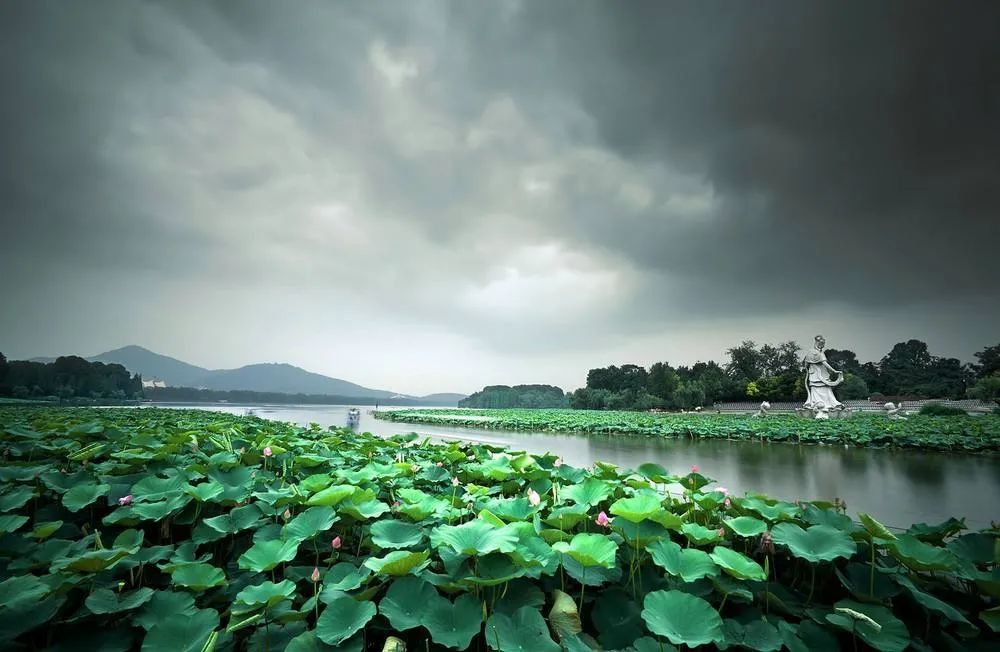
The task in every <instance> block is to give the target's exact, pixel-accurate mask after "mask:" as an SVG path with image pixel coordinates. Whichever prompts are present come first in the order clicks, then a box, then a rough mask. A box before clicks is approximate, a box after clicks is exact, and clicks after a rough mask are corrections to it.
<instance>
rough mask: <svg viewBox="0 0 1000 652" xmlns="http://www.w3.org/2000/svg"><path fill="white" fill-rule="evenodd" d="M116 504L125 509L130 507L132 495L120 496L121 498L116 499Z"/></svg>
mask: <svg viewBox="0 0 1000 652" xmlns="http://www.w3.org/2000/svg"><path fill="white" fill-rule="evenodd" d="M118 504H119V505H121V506H122V507H127V506H128V505H131V504H132V494H129V495H127V496H122V497H121V498H119V499H118Z"/></svg>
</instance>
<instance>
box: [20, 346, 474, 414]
mask: <svg viewBox="0 0 1000 652" xmlns="http://www.w3.org/2000/svg"><path fill="white" fill-rule="evenodd" d="M54 359H55V358H51V359H49V358H33V360H34V361H37V362H50V361H51V360H54ZM87 360H90V361H91V362H105V363H110V362H115V363H118V364H120V365H122V366H124V367H125V368H126V369H128V370H129V371H131V372H132V373H138V374H141V375H142V377H143V379H144V380H152V379H154V378H156V379H159V380H162V381H164V382H165V383H166V384H167V385H169V386H172V387H203V388H206V389H210V390H216V391H232V390H245V391H253V392H274V393H281V394H309V395H331V396H340V397H351V396H354V397H367V398H381V399H388V398H404V399H421V400H425V401H433V402H435V403H439V404H449V403H458V401H459V400H461V399H463V398H465V395H464V394H432V395H430V396H424V397H416V396H409V395H406V394H399V393H398V392H392V391H389V390H384V389H372V388H369V387H363V386H361V385H357V384H355V383H352V382H349V381H346V380H342V379H340V378H331V377H330V376H324V375H322V374H317V373H313V372H311V371H306V370H305V369H301V368H299V367H296V366H293V365H290V364H284V363H264V364H251V365H247V366H245V367H240V368H238V369H206V368H204V367H199V366H197V365H193V364H189V363H187V362H184V361H182V360H178V359H176V358H171V357H169V356H166V355H161V354H159V353H156V352H154V351H150V350H149V349H146V348H143V347H141V346H135V345H130V346H125V347H122V348H120V349H115V350H113V351H107V352H105V353H101V354H98V355H95V356H92V357H89V358H87Z"/></svg>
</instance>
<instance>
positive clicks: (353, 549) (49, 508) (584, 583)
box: [0, 408, 1000, 652]
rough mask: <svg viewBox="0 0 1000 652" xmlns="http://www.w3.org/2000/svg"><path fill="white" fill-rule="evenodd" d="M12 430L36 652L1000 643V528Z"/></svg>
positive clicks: (16, 545)
mask: <svg viewBox="0 0 1000 652" xmlns="http://www.w3.org/2000/svg"><path fill="white" fill-rule="evenodd" d="M0 433H2V434H0V437H2V441H3V446H4V449H5V451H6V455H7V458H8V462H7V463H6V464H5V465H4V466H3V467H0V483H2V487H3V493H2V494H0V510H2V516H0V531H2V532H3V536H2V538H0V636H2V639H3V640H4V641H5V643H6V644H8V645H9V646H13V647H16V646H23V647H28V648H36V649H37V648H42V647H48V648H49V649H53V650H56V649H58V650H69V649H72V650H94V649H101V650H126V649H132V648H138V647H139V646H140V645H141V648H142V649H143V650H147V651H150V652H160V651H164V652H165V651H168V650H169V651H170V652H174V651H177V650H184V651H187V650H193V651H195V652H198V651H199V650H201V651H209V650H228V649H253V650H282V649H284V650H289V651H291V652H302V651H305V650H362V649H366V650H380V649H396V650H399V649H405V648H404V647H402V646H406V647H408V648H409V649H411V650H426V649H446V648H447V649H458V650H464V649H471V648H475V649H486V648H489V649H493V650H498V651H500V652H515V651H517V652H527V651H532V652H557V651H558V650H560V649H562V650H569V651H574V652H575V651H584V652H586V651H589V650H595V649H607V650H632V651H635V652H652V651H654V650H656V651H659V650H672V649H675V648H674V646H675V645H676V646H689V647H696V646H700V645H714V646H719V647H742V648H748V649H755V650H778V649H780V648H782V647H783V646H784V647H787V648H788V649H790V650H796V651H797V650H835V649H842V648H845V647H850V646H852V645H853V646H855V647H859V646H870V647H872V648H874V649H878V650H903V649H905V648H907V647H909V646H911V645H912V646H914V647H915V648H917V649H930V648H934V649H946V648H947V649H960V648H962V649H976V648H978V649H991V647H992V648H993V649H995V646H996V645H997V644H1000V638H998V636H997V634H996V629H997V628H998V627H1000V608H998V607H997V598H998V596H1000V571H998V569H997V562H998V560H1000V559H998V551H1000V544H998V533H997V531H996V530H990V531H982V532H970V533H963V530H964V529H965V528H964V525H963V523H962V521H960V520H954V519H952V520H949V521H947V522H945V523H942V524H940V525H932V526H929V525H926V524H920V525H916V526H914V527H912V528H910V529H909V530H908V531H906V532H901V531H897V532H891V531H890V530H888V529H887V528H885V527H884V526H882V525H881V524H880V523H879V522H878V521H876V520H874V519H872V518H871V517H868V516H866V515H864V514H862V515H859V518H860V523H856V522H854V521H852V519H851V518H849V517H848V516H846V515H845V514H844V513H842V509H840V508H839V506H837V505H831V504H828V503H821V502H814V503H788V502H782V501H780V500H773V499H770V498H767V497H765V496H759V495H747V496H744V497H736V496H729V495H728V493H727V492H726V491H725V490H724V489H721V488H718V487H713V486H711V485H712V480H710V479H709V478H707V477H706V476H704V475H702V474H701V473H700V472H699V471H698V469H697V468H693V469H692V470H691V472H689V473H682V474H677V475H675V474H670V473H668V472H667V471H666V470H665V469H663V468H661V467H659V466H657V465H652V464H650V465H643V466H641V467H639V469H637V470H636V471H630V470H626V469H618V468H615V467H613V466H610V465H605V464H600V463H598V464H597V465H596V466H595V467H594V469H592V470H586V469H580V468H573V467H571V466H569V465H566V464H561V463H560V461H559V460H557V459H554V458H553V457H552V456H550V455H545V456H534V457H533V456H529V455H527V454H518V453H509V452H506V451H501V450H499V449H497V448H495V447H491V446H487V445H471V444H458V443H453V444H450V445H432V444H428V443H427V442H417V441H415V438H414V437H413V436H410V437H399V436H397V437H394V438H391V439H381V438H376V437H373V436H371V435H367V434H356V433H351V432H349V431H345V430H334V429H331V430H328V431H323V430H320V429H319V427H318V426H314V427H312V428H309V429H306V428H299V427H295V426H292V425H288V424H280V423H271V422H265V421H260V420H257V419H253V418H239V417H233V416H228V415H222V414H209V413H202V412H179V411H168V410H101V411H98V410H72V411H71V410H56V409H45V410H42V409H26V408H19V409H11V408H6V409H0ZM667 489H669V490H670V491H667ZM390 637H396V640H393V639H392V638H390ZM383 645H385V648H383ZM392 646H395V647H392Z"/></svg>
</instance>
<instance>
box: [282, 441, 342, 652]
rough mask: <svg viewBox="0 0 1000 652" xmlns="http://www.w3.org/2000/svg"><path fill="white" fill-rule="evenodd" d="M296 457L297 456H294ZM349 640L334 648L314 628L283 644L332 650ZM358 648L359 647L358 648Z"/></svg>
mask: <svg viewBox="0 0 1000 652" xmlns="http://www.w3.org/2000/svg"><path fill="white" fill-rule="evenodd" d="M296 459H298V458H296ZM349 645H350V641H348V642H347V643H346V644H344V645H339V646H337V647H336V648H334V647H333V646H331V645H327V644H326V643H324V642H323V641H321V640H319V637H318V636H316V630H313V629H311V630H309V631H307V632H302V633H301V634H299V635H298V636H296V637H295V638H293V639H292V640H290V641H289V642H288V645H286V646H285V652H333V651H334V650H338V651H339V650H345V651H346V650H350V648H349V647H348V646H349ZM359 650H360V648H359Z"/></svg>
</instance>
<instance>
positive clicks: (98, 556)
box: [52, 549, 132, 573]
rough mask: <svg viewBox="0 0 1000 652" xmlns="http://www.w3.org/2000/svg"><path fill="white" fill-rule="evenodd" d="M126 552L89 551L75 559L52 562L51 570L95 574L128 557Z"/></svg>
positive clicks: (65, 558) (66, 558)
mask: <svg viewBox="0 0 1000 652" xmlns="http://www.w3.org/2000/svg"><path fill="white" fill-rule="evenodd" d="M129 554H132V553H130V552H129V551H128V550H122V549H117V550H108V549H104V550H91V551H90V552H85V553H83V554H80V555H77V556H76V557H64V558H61V559H55V560H53V561H52V570H63V569H65V570H71V571H77V572H80V573H96V572H98V571H102V570H106V569H108V568H111V567H112V566H114V565H115V564H117V563H118V562H119V561H121V560H122V559H124V558H125V557H128V556H129Z"/></svg>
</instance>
